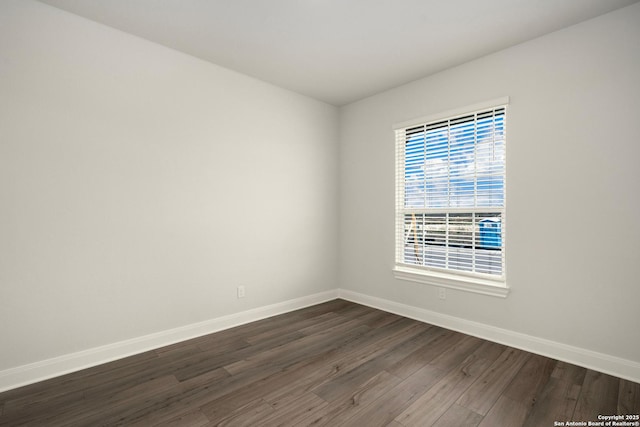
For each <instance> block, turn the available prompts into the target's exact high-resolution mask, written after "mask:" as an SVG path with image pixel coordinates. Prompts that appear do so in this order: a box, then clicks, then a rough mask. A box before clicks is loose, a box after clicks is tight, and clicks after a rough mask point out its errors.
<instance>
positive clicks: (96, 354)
mask: <svg viewBox="0 0 640 427" xmlns="http://www.w3.org/2000/svg"><path fill="white" fill-rule="evenodd" d="M336 298H338V290H337V289H334V290H331V291H327V292H322V293H318V294H314V295H309V296H306V297H302V298H296V299H292V300H289V301H284V302H281V303H276V304H272V305H268V306H265V307H258V308H254V309H251V310H246V311H242V312H240V313H234V314H230V315H228V316H222V317H218V318H215V319H210V320H206V321H204V322H199V323H194V324H191V325H186V326H183V327H179V328H175V329H170V330H167V331H162V332H157V333H154V334H150V335H145V336H142V337H138V338H133V339H130V340H126V341H120V342H117V343H113V344H108V345H104V346H100V347H96V348H91V349H88V350H84V351H79V352H77V353H71V354H65V355H63V356H59V357H55V358H52V359H47V360H43V361H40V362H35V363H30V364H27V365H22V366H18V367H15V368H11V369H7V370H4V371H0V392H2V391H6V390H10V389H14V388H18V387H21V386H24V385H28V384H32V383H35V382H38V381H43V380H46V379H49V378H53V377H57V376H60V375H64V374H68V373H70V372H75V371H79V370H81V369H85V368H89V367H92V366H96V365H101V364H103V363H107V362H111V361H114V360H118V359H122V358H124V357H127V356H132V355H134V354H139V353H143V352H145V351H149V350H154V349H157V348H160V347H164V346H166V345H170V344H175V343H177V342H180V341H185V340H188V339H191V338H196V337H199V336H203V335H207V334H210V333H213V332H218V331H221V330H224V329H229V328H232V327H234V326H239V325H243V324H245V323H250V322H254V321H256V320H260V319H264V318H267V317H271V316H276V315H278V314H283V313H287V312H290V311H293V310H298V309H301V308H304V307H308V306H311V305H315V304H320V303H322V302H326V301H330V300H332V299H336Z"/></svg>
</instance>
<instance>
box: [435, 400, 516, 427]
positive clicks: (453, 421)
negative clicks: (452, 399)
mask: <svg viewBox="0 0 640 427" xmlns="http://www.w3.org/2000/svg"><path fill="white" fill-rule="evenodd" d="M481 421H482V415H480V414H478V413H476V412H473V411H472V410H470V409H467V408H465V407H464V406H460V405H457V404H454V405H451V407H450V408H449V409H447V411H446V412H445V413H444V414H442V416H441V417H440V418H438V419H437V420H436V422H435V423H433V425H434V427H476V426H478V424H480V422H481ZM517 425H518V424H494V426H517Z"/></svg>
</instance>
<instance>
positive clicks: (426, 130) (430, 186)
mask: <svg viewBox="0 0 640 427" xmlns="http://www.w3.org/2000/svg"><path fill="white" fill-rule="evenodd" d="M500 101H502V102H501V103H498V104H495V102H497V101H495V102H493V103H488V104H491V106H484V107H482V108H475V109H467V110H466V111H468V112H463V113H457V114H449V115H447V116H444V117H443V116H440V117H436V118H434V119H431V120H429V119H424V121H422V122H417V123H416V122H415V121H414V122H412V123H409V124H403V125H399V126H397V127H396V268H395V271H396V273H397V274H396V277H400V278H404V279H409V280H417V281H422V282H425V283H431V284H436V285H439V286H449V287H455V288H462V289H468V290H476V291H480V292H482V293H490V294H492V293H496V292H492V291H491V289H494V290H495V287H502V288H506V286H505V245H504V243H505V225H506V217H505V143H506V139H505V137H506V132H505V130H506V129H505V128H506V103H507V102H508V99H503V100H500ZM476 107H477V106H476ZM487 286H488V287H489V288H487ZM491 287H493V288H491ZM497 294H504V295H506V293H505V292H502V291H497Z"/></svg>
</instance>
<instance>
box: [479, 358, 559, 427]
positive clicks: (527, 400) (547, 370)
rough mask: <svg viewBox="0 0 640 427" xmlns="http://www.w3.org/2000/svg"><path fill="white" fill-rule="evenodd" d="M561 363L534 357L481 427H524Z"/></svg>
mask: <svg viewBox="0 0 640 427" xmlns="http://www.w3.org/2000/svg"><path fill="white" fill-rule="evenodd" d="M556 363H557V361H555V360H552V359H549V358H546V357H543V356H538V355H535V354H532V355H531V357H529V359H528V360H527V362H526V363H525V364H524V366H523V367H522V368H521V369H520V370H519V371H518V373H517V375H516V376H515V378H514V379H513V380H512V381H511V383H510V384H509V385H508V386H507V388H506V389H505V391H504V393H502V395H501V396H500V397H499V398H498V400H497V401H496V403H495V405H493V406H492V407H491V409H490V410H489V412H488V413H487V414H486V415H485V417H484V419H483V420H482V422H481V424H480V426H481V427H494V426H521V425H523V424H524V422H525V420H526V418H527V416H528V415H529V413H530V412H531V410H532V408H533V406H534V405H535V404H536V402H537V401H538V400H539V398H540V394H541V393H542V390H543V389H544V387H545V386H546V384H547V382H548V381H549V379H550V378H551V373H552V372H553V370H554V368H555V365H556Z"/></svg>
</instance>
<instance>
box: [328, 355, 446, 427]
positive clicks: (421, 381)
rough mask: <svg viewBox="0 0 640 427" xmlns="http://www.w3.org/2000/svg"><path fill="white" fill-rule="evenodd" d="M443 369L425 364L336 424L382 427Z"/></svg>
mask: <svg viewBox="0 0 640 427" xmlns="http://www.w3.org/2000/svg"><path fill="white" fill-rule="evenodd" d="M444 375H445V371H443V370H442V369H440V368H437V367H435V366H431V365H426V366H424V367H423V368H421V369H420V370H418V371H417V372H416V373H414V374H413V375H411V376H409V378H407V379H405V380H403V381H402V382H401V383H400V384H398V385H397V386H396V387H394V388H392V389H391V390H390V391H389V392H388V393H386V394H385V395H384V396H382V397H380V398H378V399H376V400H374V401H373V402H371V403H370V404H368V405H366V406H363V407H361V408H359V410H356V411H354V412H355V413H354V414H353V415H352V416H351V417H350V418H348V419H346V420H345V421H343V422H340V423H338V424H334V425H336V426H367V427H378V426H379V427H382V426H386V425H388V424H389V423H391V422H393V421H394V419H395V418H396V417H397V416H398V415H399V414H400V413H402V411H404V410H405V409H406V408H408V407H409V406H411V404H412V403H413V402H415V401H416V400H417V399H418V398H420V396H422V395H423V394H424V393H425V392H426V391H427V390H428V389H429V388H431V387H432V386H433V385H434V384H435V383H437V382H438V381H439V380H440V379H441V378H442V377H443V376H444Z"/></svg>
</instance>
